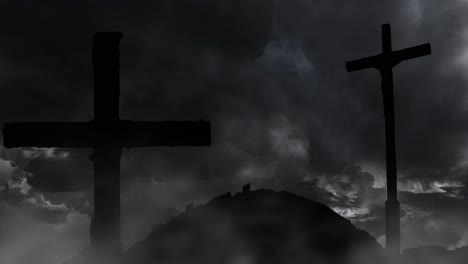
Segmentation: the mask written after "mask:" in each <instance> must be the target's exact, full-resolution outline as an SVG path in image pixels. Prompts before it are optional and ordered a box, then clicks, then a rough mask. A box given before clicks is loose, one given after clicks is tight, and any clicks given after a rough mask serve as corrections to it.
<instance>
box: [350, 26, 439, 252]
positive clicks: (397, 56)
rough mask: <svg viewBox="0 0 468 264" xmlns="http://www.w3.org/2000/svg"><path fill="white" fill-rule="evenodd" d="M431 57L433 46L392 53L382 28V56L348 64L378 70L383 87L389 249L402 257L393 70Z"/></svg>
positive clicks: (386, 29) (385, 29) (388, 35)
mask: <svg viewBox="0 0 468 264" xmlns="http://www.w3.org/2000/svg"><path fill="white" fill-rule="evenodd" d="M429 54H431V46H430V44H429V43H426V44H423V45H419V46H415V47H411V48H407V49H403V50H397V51H392V36H391V29H390V24H384V25H382V53H381V54H378V55H375V56H371V57H367V58H362V59H359V60H355V61H350V62H347V63H346V69H347V71H348V72H353V71H358V70H363V69H368V68H376V69H377V70H379V72H380V75H381V78H382V83H381V89H382V95H383V106H384V116H385V150H386V151H385V153H386V172H387V201H386V202H385V230H386V248H387V251H388V253H389V254H391V255H398V254H400V250H401V245H400V244H401V238H400V202H399V201H398V191H397V159H396V144H395V110H394V98H393V67H395V66H396V65H397V64H398V63H400V62H402V61H404V60H409V59H414V58H417V57H421V56H425V55H429Z"/></svg>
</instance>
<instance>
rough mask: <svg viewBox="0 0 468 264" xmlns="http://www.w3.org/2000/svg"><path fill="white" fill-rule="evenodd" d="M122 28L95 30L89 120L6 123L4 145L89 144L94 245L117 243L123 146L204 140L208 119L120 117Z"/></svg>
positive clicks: (201, 142)
mask: <svg viewBox="0 0 468 264" xmlns="http://www.w3.org/2000/svg"><path fill="white" fill-rule="evenodd" d="M121 37H122V33H120V32H101V33H96V34H95V36H94V44H93V56H92V57H93V66H94V120H92V121H90V122H45V123H38V122H35V123H7V124H5V126H4V128H3V136H4V145H5V147H7V148H13V147H31V146H34V147H46V148H47V147H63V148H93V149H94V152H93V154H92V155H91V160H92V161H93V163H94V217H93V220H92V223H91V228H90V234H91V242H92V244H93V245H94V246H103V247H106V248H107V247H108V248H113V249H120V248H121V241H120V157H121V148H122V147H124V148H131V147H150V146H208V145H210V144H211V135H210V123H209V122H207V121H194V122H191V121H180V122H177V121H162V122H133V121H129V120H120V118H119V92H120V87H119V86H120V85H119V83H120V81H119V40H120V38H121Z"/></svg>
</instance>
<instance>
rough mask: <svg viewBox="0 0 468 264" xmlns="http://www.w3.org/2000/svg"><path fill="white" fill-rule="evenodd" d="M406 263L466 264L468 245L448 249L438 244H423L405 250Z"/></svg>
mask: <svg viewBox="0 0 468 264" xmlns="http://www.w3.org/2000/svg"><path fill="white" fill-rule="evenodd" d="M403 256H404V257H405V259H406V261H407V262H406V264H423V263H424V264H439V263H442V264H446V263H449V264H464V263H466V262H467V258H468V247H462V248H458V249H456V250H447V249H445V248H443V247H438V246H422V247H417V248H412V249H407V250H405V251H403Z"/></svg>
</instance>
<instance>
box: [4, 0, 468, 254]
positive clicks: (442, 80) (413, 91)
mask: <svg viewBox="0 0 468 264" xmlns="http://www.w3.org/2000/svg"><path fill="white" fill-rule="evenodd" d="M0 10H2V11H0V23H1V24H2V25H3V27H2V29H3V30H2V36H3V37H2V41H0V69H1V71H2V78H1V79H0V89H1V92H2V94H1V99H0V100H1V101H0V122H13V121H14V122H18V121H88V120H91V119H92V118H93V112H92V111H93V107H92V106H93V101H92V100H93V98H92V93H93V90H92V89H93V87H92V78H93V76H92V64H91V44H92V35H93V33H94V32H95V31H123V32H124V38H123V39H122V41H121V49H120V51H121V99H120V113H121V118H122V119H131V120H190V119H192V120H199V119H204V120H210V121H211V122H212V136H213V143H212V146H211V147H209V148H208V147H203V148H186V147H180V148H142V149H131V150H124V152H123V157H122V162H121V170H122V179H123V184H122V201H123V219H124V224H123V229H124V231H123V232H124V238H123V239H124V241H126V244H127V246H128V245H130V244H131V243H133V242H135V241H137V240H139V239H142V238H143V237H144V236H145V235H146V234H147V233H148V232H149V230H151V228H152V227H153V226H154V225H155V224H158V223H161V222H163V221H165V220H167V219H168V218H169V217H170V216H172V215H174V214H175V213H176V212H177V211H178V210H182V209H183V207H184V206H185V205H186V204H188V203H192V202H194V203H202V202H204V201H206V200H207V199H209V198H210V197H212V196H214V195H216V194H219V193H222V192H226V191H237V190H238V189H239V188H240V186H241V185H243V184H245V183H248V182H250V183H252V184H253V186H254V188H273V189H281V190H283V189H284V190H288V191H291V192H294V193H297V194H300V195H302V196H305V197H308V198H311V199H314V200H318V201H321V202H324V203H326V204H327V205H329V206H330V207H331V208H333V209H334V210H335V211H337V212H339V213H340V214H342V215H343V216H345V217H348V218H350V219H351V220H353V221H354V223H355V224H356V225H358V226H360V227H362V228H364V229H366V230H367V231H369V232H370V233H371V234H372V235H374V236H375V237H376V238H378V240H379V242H382V241H384V239H383V235H384V222H383V214H384V207H383V206H384V201H385V199H386V195H385V156H384V154H385V145H384V120H383V106H382V95H381V92H380V76H379V74H378V72H377V71H375V70H370V69H369V70H366V71H360V72H356V73H352V74H351V73H347V72H346V69H345V64H344V63H345V62H346V61H349V60H353V59H358V58H361V57H364V56H370V55H374V54H377V53H379V52H380V48H381V39H380V25H381V24H383V23H391V26H392V33H393V46H394V49H401V48H406V47H409V46H413V45H419V44H423V43H426V42H430V43H431V45H432V53H433V54H431V55H430V56H427V57H424V58H418V59H415V60H412V61H405V62H403V63H401V64H400V65H398V67H396V68H395V71H394V75H395V103H396V105H395V109H396V134H397V158H398V173H399V178H400V185H399V188H400V197H401V202H402V211H403V216H402V232H403V246H404V247H413V246H419V245H422V244H424V243H427V242H429V243H431V244H439V245H442V246H445V247H458V246H463V245H467V244H466V243H468V241H467V240H468V235H467V234H468V225H466V223H467V222H468V221H467V220H468V215H466V213H464V212H463V208H466V203H467V200H466V199H467V198H466V195H465V194H466V193H467V189H466V179H467V178H466V174H467V172H468V171H467V167H466V162H465V160H466V158H467V147H468V144H467V143H468V142H467V139H468V137H467V135H468V133H467V132H468V127H467V126H466V125H465V119H466V117H467V116H468V113H467V108H466V100H467V99H466V92H465V87H466V85H467V83H466V82H467V78H466V77H465V74H464V73H465V72H466V70H467V69H468V57H467V56H468V55H467V54H468V50H467V49H466V48H465V46H466V44H467V43H466V42H467V41H468V38H467V36H468V35H467V32H468V31H467V29H468V28H466V26H465V25H466V24H467V23H466V22H467V21H466V17H467V12H468V3H467V2H466V1H462V0H458V1H450V3H449V2H447V3H445V2H444V3H441V2H440V1H435V0H426V1H420V0H411V1H403V0H397V1H390V0H388V1H387V0H385V1H378V2H376V1H370V0H369V1H367V0H363V1H338V0H327V1H325V0H323V1H305V0H288V1H284V0H283V1H280V0H275V1H266V0H242V1H215V0H203V1H193V0H183V1H169V0H166V1H151V2H150V1H148V2H136V1H135V2H132V4H129V3H127V2H124V1H100V2H99V3H95V2H91V1H80V2H77V3H68V4H64V3H60V2H59V1H49V2H47V3H43V2H41V3H28V4H20V3H19V2H14V3H13V2H10V1H7V2H3V3H0ZM31 133H34V131H31ZM90 153H91V150H76V149H52V150H50V149H49V150H46V149H30V148H28V149H16V150H11V149H5V148H3V147H2V149H1V159H2V160H0V180H1V183H2V184H7V185H8V184H9V186H13V185H14V186H16V187H13V188H20V187H18V186H17V185H15V184H17V183H22V184H23V188H27V189H28V191H24V192H26V193H22V192H21V191H18V190H20V189H18V190H17V191H18V192H19V193H17V196H14V197H15V198H12V197H13V196H12V195H13V194H11V191H10V194H9V196H8V197H10V198H5V199H2V202H3V203H6V204H10V206H13V207H14V208H17V209H18V210H24V211H25V212H28V214H29V213H31V215H32V216H31V218H29V219H30V221H29V222H28V223H24V225H26V226H28V225H29V226H34V225H36V224H37V223H42V221H43V220H44V217H45V216H46V215H47V214H42V213H38V212H42V211H44V212H48V210H50V208H49V207H50V206H52V207H53V206H58V205H63V206H62V207H61V208H62V209H61V210H62V211H61V214H62V215H60V214H58V216H57V215H56V216H54V217H51V218H48V221H49V222H48V223H49V224H52V225H54V224H55V225H64V223H67V221H69V220H67V219H69V218H70V217H71V216H78V217H77V218H76V219H79V220H77V221H81V222H80V224H77V226H80V228H81V227H82V226H83V225H86V224H87V221H89V215H92V164H91V163H90V161H89V159H88V158H89V154H90ZM24 186H26V187H24ZM27 186H29V187H27ZM2 190H3V191H2V192H4V191H5V190H6V187H5V188H4V189H2ZM33 194H34V197H42V199H43V202H44V203H46V204H48V206H39V205H37V204H36V205H34V206H32V207H31V206H29V207H27V206H26V205H25V204H24V203H23V201H26V200H27V199H30V198H31V197H30V196H31V195H33ZM2 197H6V196H2ZM33 207H34V208H35V209H31V208H33ZM2 210H3V211H2V214H6V213H7V211H5V210H4V209H2ZM59 211H60V210H59ZM34 212H35V213H34ZM55 213H57V212H55V211H54V214H55ZM0 221H3V220H0ZM51 221H52V222H53V223H51ZM5 225H7V226H8V225H11V226H17V225H18V224H15V223H14V221H12V222H8V223H2V226H5ZM73 230H75V229H73ZM50 232H51V234H53V233H54V232H55V231H53V229H52V231H50ZM86 232H87V230H86V228H84V234H80V235H79V236H78V235H77V234H76V233H74V232H71V231H70V232H69V233H67V235H68V237H66V238H64V239H70V241H76V240H79V241H81V242H79V243H78V242H77V244H79V245H84V244H85V243H87V240H86V239H87V235H88V233H86ZM55 234H56V233H55ZM62 235H63V234H62ZM1 237H2V243H3V244H8V243H10V242H11V241H16V239H18V238H20V237H22V238H24V239H26V237H27V236H26V235H25V234H24V232H22V231H21V229H18V230H17V232H16V233H15V232H9V233H8V235H6V236H3V235H2V236H1ZM19 243H21V242H19ZM41 247H43V245H41V244H40V242H39V241H38V242H37V245H35V246H32V247H31V248H32V249H31V250H30V251H28V252H26V254H29V253H30V254H31V256H35V255H34V254H35V253H34V252H37V251H34V250H37V249H39V248H41ZM4 248H5V247H4ZM33 249H34V250H33ZM5 250H6V249H5ZM78 250H79V249H77V250H76V251H78ZM0 255H1V256H3V254H0ZM46 258H48V256H44V259H46ZM12 259H13V257H12ZM12 261H14V259H13V260H12ZM16 261H17V262H18V263H22V262H21V261H26V259H24V260H20V259H17V260H16ZM25 263H26V262H25Z"/></svg>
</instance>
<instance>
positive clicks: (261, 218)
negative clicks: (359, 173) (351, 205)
mask: <svg viewBox="0 0 468 264" xmlns="http://www.w3.org/2000/svg"><path fill="white" fill-rule="evenodd" d="M381 253H382V249H381V247H380V245H379V244H378V243H377V242H376V241H375V240H374V238H372V237H371V236H370V235H369V234H368V233H367V232H365V231H362V230H358V229H356V228H355V227H354V226H353V225H352V224H351V222H350V221H349V220H347V219H345V218H343V217H341V216H340V215H338V214H336V213H335V212H334V211H332V210H331V209H330V208H328V207H327V206H325V205H323V204H320V203H317V202H314V201H310V200H307V199H304V198H302V197H299V196H296V195H293V194H291V193H288V192H275V191H271V190H257V191H252V192H249V191H246V192H243V193H237V194H235V195H234V196H231V194H229V193H227V194H224V195H221V196H218V197H216V198H214V199H213V200H211V201H210V202H208V203H207V204H205V205H201V206H197V207H195V208H189V209H188V210H187V211H186V212H185V213H182V214H180V215H179V216H176V217H174V218H173V219H171V220H170V221H169V222H168V223H166V224H164V225H159V226H157V227H156V228H154V229H153V231H152V232H151V234H150V235H149V236H148V237H147V238H146V239H145V240H144V241H141V242H140V243H138V244H136V245H135V246H134V247H132V248H131V249H130V250H129V251H128V252H127V254H126V257H125V261H124V262H125V263H129V264H130V263H132V264H133V263H141V264H144V263H167V264H168V263H178V264H179V263H180V264H182V263H200V264H202V263H203V264H210V263H216V264H223V263H227V264H254V263H268V264H274V263H288V264H293V263H377V262H380V263H382V261H381V258H380V257H379V256H380V254H381ZM364 260H365V262H364Z"/></svg>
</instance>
